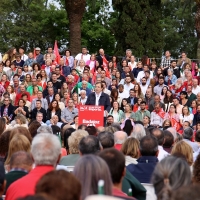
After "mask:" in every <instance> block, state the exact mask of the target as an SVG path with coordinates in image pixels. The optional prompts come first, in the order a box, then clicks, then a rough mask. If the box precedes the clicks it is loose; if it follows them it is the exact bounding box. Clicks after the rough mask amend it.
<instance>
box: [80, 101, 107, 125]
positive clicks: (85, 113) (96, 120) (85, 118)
mask: <svg viewBox="0 0 200 200" xmlns="http://www.w3.org/2000/svg"><path fill="white" fill-rule="evenodd" d="M78 116H79V123H78V124H79V125H80V124H85V125H86V126H95V127H98V126H104V107H103V106H87V105H80V106H79V115H78Z"/></svg>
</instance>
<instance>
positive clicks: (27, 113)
mask: <svg viewBox="0 0 200 200" xmlns="http://www.w3.org/2000/svg"><path fill="white" fill-rule="evenodd" d="M18 107H19V106H15V108H14V111H13V119H14V118H15V117H16V114H15V113H14V112H15V110H16V109H17V108H18ZM23 109H24V111H25V112H26V115H25V117H26V118H29V111H28V107H27V106H24V108H23Z"/></svg>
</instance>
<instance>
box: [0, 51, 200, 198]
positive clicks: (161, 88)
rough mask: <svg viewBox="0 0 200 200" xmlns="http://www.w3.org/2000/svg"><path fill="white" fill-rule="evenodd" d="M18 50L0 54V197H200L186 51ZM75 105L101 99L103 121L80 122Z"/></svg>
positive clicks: (193, 88)
mask: <svg viewBox="0 0 200 200" xmlns="http://www.w3.org/2000/svg"><path fill="white" fill-rule="evenodd" d="M24 52H25V49H24V47H20V48H19V49H18V51H17V49H16V48H11V49H10V50H8V51H7V52H6V53H5V54H4V55H3V57H2V58H0V61H1V63H0V196H1V195H3V198H5V199H6V200H16V199H20V200H29V199H30V200H32V199H38V200H39V199H44V200H45V199H50V200H51V199H52V200H53V199H54V200H56V199H59V200H62V199H63V200H64V199H65V200H76V199H77V200H79V199H80V198H81V199H88V200H90V199H91V200H92V199H95V200H96V199H111V200H112V199H113V200H114V199H115V198H116V199H138V200H145V199H147V200H154V199H155V200H156V199H158V200H170V199H172V200H178V199H183V200H184V199H193V200H196V199H198V189H199V188H200V186H199V185H198V184H199V183H200V177H199V174H200V167H199V166H200V156H199V153H200V148H199V147H200V85H199V81H200V79H199V77H200V74H199V73H200V70H199V67H198V63H195V62H192V61H191V60H190V59H189V58H187V54H186V53H185V52H182V53H181V58H180V59H178V60H174V59H173V58H172V57H171V53H170V51H166V52H165V56H163V57H162V60H161V63H160V64H159V65H158V63H156V62H155V60H151V61H150V60H149V59H148V57H147V56H143V57H142V58H141V59H140V60H139V61H137V62H136V58H135V56H134V55H133V54H132V51H131V50H130V49H127V50H126V52H125V56H124V57H123V58H122V59H121V60H119V58H118V57H117V56H115V55H113V56H109V55H107V54H105V52H104V50H103V49H99V54H98V55H96V54H91V55H90V54H89V50H88V49H87V48H86V47H83V48H82V51H81V53H79V54H78V55H76V56H72V55H71V52H70V50H68V49H67V50H66V51H65V55H64V56H62V57H61V58H59V59H58V57H57V56H56V55H55V53H54V51H53V48H52V47H49V48H48V49H47V52H46V54H45V55H43V54H42V53H41V49H40V48H39V47H37V48H35V51H34V52H29V53H28V56H27V55H26V54H25V53H24ZM80 105H96V106H103V107H104V116H102V119H103V118H104V126H99V127H95V126H92V125H89V126H86V125H85V124H80V122H79V106H80ZM55 169H56V170H55ZM191 193H192V195H193V196H192V195H191ZM97 194H99V195H98V196H95V195H97ZM92 195H94V196H92ZM102 195H104V196H102ZM0 199H1V198H0Z"/></svg>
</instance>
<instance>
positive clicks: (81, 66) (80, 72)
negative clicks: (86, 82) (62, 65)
mask: <svg viewBox="0 0 200 200" xmlns="http://www.w3.org/2000/svg"><path fill="white" fill-rule="evenodd" d="M84 68H85V61H84V60H80V61H79V66H77V67H76V70H78V72H79V74H80V75H82V74H83V70H84Z"/></svg>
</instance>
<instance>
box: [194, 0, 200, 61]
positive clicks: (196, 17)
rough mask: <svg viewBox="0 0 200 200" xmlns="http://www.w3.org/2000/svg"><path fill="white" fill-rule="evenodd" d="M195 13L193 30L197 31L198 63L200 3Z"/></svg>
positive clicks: (198, 51) (199, 59)
mask: <svg viewBox="0 0 200 200" xmlns="http://www.w3.org/2000/svg"><path fill="white" fill-rule="evenodd" d="M196 3H197V11H196V14H195V28H196V31H197V38H198V46H197V59H198V61H200V2H197V1H196Z"/></svg>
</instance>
